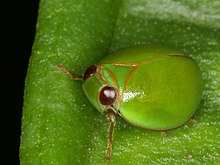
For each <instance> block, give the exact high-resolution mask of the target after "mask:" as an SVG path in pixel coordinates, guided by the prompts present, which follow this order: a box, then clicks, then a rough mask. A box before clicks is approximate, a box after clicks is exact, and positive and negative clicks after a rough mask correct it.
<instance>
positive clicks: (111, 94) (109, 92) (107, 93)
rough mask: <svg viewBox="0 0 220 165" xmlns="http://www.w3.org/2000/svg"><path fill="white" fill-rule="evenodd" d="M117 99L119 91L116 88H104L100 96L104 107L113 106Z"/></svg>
mask: <svg viewBox="0 0 220 165" xmlns="http://www.w3.org/2000/svg"><path fill="white" fill-rule="evenodd" d="M116 98H117V90H116V89H115V88H114V87H110V86H104V87H103V88H102V89H101V91H100V94H99V100H100V102H101V104H102V105H112V104H113V103H114V102H115V100H116Z"/></svg>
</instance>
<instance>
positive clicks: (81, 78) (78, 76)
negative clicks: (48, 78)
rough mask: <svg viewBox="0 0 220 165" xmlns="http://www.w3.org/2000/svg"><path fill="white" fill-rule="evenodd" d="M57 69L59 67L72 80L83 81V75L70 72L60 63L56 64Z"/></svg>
mask: <svg viewBox="0 0 220 165" xmlns="http://www.w3.org/2000/svg"><path fill="white" fill-rule="evenodd" d="M56 67H57V69H59V70H60V71H61V72H63V73H64V74H66V75H67V76H69V77H70V78H71V79H73V80H81V81H83V76H81V75H77V74H72V73H70V72H69V71H68V70H67V69H66V68H64V67H63V66H62V65H61V64H57V65H56Z"/></svg>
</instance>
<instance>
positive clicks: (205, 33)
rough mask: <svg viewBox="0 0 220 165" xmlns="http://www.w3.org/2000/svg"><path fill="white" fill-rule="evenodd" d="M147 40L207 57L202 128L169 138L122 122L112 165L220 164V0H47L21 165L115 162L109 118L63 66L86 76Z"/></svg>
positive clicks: (28, 94)
mask: <svg viewBox="0 0 220 165" xmlns="http://www.w3.org/2000/svg"><path fill="white" fill-rule="evenodd" d="M142 44H157V45H163V46H166V47H172V48H174V49H176V50H178V51H179V52H181V53H183V54H187V55H189V56H190V57H192V58H193V59H195V60H196V61H197V63H198V65H199V67H200V68H201V70H202V74H203V78H204V86H205V87H204V93H203V98H202V102H201V104H200V106H199V109H198V111H197V113H196V114H195V118H196V119H197V122H196V123H189V124H186V125H184V126H183V127H181V128H178V129H175V130H172V131H170V132H169V135H168V137H164V136H163V135H162V134H161V133H159V132H153V131H148V130H143V129H140V128H136V127H133V126H131V125H129V124H128V123H126V122H125V121H124V120H122V119H121V118H120V117H118V116H117V118H116V119H117V125H116V128H115V133H114V144H113V156H112V160H111V162H110V164H186V163H187V164H219V163H220V110H219V107H220V1H218V0H203V1H200V0H154V1H151V0H121V1H119V0H41V2H40V9H39V14H38V22H37V32H36V36H35V42H34V45H33V49H32V55H31V58H30V61H29V67H28V73H27V76H26V82H25V94H24V104H23V115H22V134H21V146H20V161H21V164H23V165H29V164H31V165H35V164H37V165H38V164H60V165H69V164H105V163H106V162H105V160H104V156H105V149H106V142H107V131H108V121H107V119H106V115H105V114H100V113H99V112H98V111H97V110H95V109H94V108H93V107H92V106H91V104H90V103H89V102H88V100H87V98H86V97H85V95H84V93H83V91H82V89H81V82H79V81H73V80H71V79H70V78H69V77H68V76H66V75H65V74H62V73H61V72H60V71H59V70H57V68H56V67H55V65H56V64H62V65H63V66H65V67H66V68H67V69H68V70H70V71H71V72H73V73H79V74H81V73H84V72H85V70H86V69H87V67H88V66H89V65H91V64H94V63H96V62H98V61H99V60H100V59H102V58H103V57H105V56H107V55H108V54H110V53H112V52H115V51H117V50H118V49H121V48H126V47H130V46H134V45H142ZM186 155H192V158H191V159H187V158H185V156H186Z"/></svg>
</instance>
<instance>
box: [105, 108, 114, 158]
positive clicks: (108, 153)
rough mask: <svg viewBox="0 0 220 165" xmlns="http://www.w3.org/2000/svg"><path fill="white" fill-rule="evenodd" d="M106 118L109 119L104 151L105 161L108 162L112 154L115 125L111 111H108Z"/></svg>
mask: <svg viewBox="0 0 220 165" xmlns="http://www.w3.org/2000/svg"><path fill="white" fill-rule="evenodd" d="M108 117H109V130H108V143H107V149H106V160H107V161H110V157H111V153H112V141H113V132H114V127H115V124H116V120H115V114H114V112H113V111H112V110H111V109H110V110H109V111H108Z"/></svg>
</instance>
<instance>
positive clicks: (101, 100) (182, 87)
mask: <svg viewBox="0 0 220 165" xmlns="http://www.w3.org/2000/svg"><path fill="white" fill-rule="evenodd" d="M58 68H60V69H61V70H63V71H64V72H65V73H68V74H69V75H71V77H75V78H74V79H81V80H82V81H83V84H82V87H83V91H84V93H85V95H86V96H87V98H88V99H89V101H90V102H91V104H92V105H93V106H94V107H95V108H96V109H97V110H99V111H100V112H105V111H106V112H107V113H108V115H109V120H110V127H109V138H108V146H107V152H106V159H107V160H109V159H110V155H111V146H112V134H113V129H114V126H115V118H114V116H115V114H118V115H120V116H121V117H122V118H123V119H124V120H126V121H127V122H128V123H130V124H132V125H134V126H137V127H142V128H145V129H151V130H169V129H174V128H177V127H179V126H181V125H183V124H184V123H186V122H187V121H188V120H189V119H190V118H191V117H192V116H193V114H194V113H195V111H196V110H197V107H198V104H199V102H200V99H201V95H202V76H201V72H200V70H199V68H198V66H197V64H196V63H195V61H193V60H192V59H191V58H189V57H187V56H184V55H180V54H179V53H177V52H175V51H173V50H170V49H166V48H161V47H160V48H155V47H152V48H149V47H144V46H143V47H133V48H128V49H124V50H121V51H119V52H116V53H115V54H112V55H109V56H107V57H106V58H104V59H103V60H101V61H100V62H98V63H97V64H96V65H91V66H90V67H89V68H88V69H87V70H86V72H85V74H84V76H83V77H80V76H77V75H74V74H71V73H69V72H68V71H66V70H65V69H64V68H62V67H61V66H60V65H59V66H58Z"/></svg>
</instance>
